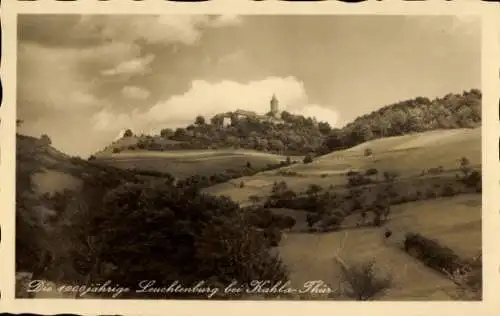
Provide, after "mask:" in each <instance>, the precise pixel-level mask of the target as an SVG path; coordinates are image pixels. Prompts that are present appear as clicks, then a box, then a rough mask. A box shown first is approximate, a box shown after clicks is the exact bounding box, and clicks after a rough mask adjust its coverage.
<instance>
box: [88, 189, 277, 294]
mask: <svg viewBox="0 0 500 316" xmlns="http://www.w3.org/2000/svg"><path fill="white" fill-rule="evenodd" d="M91 222H92V231H91V234H92V235H93V236H95V237H96V238H97V240H98V241H99V245H100V247H98V248H97V249H98V250H99V256H100V258H101V259H102V260H103V262H109V263H112V264H113V265H114V266H115V268H114V269H113V270H112V271H109V272H107V273H102V274H100V275H99V277H97V276H96V279H98V280H99V279H104V280H108V279H109V280H120V284H123V285H124V286H131V285H133V284H137V282H139V281H140V280H144V279H145V278H146V279H151V280H152V279H161V280H163V281H165V282H173V281H175V280H178V281H179V282H181V283H183V284H191V283H192V282H195V281H197V280H207V282H208V283H209V285H211V286H215V285H218V284H227V283H228V282H231V281H233V280H237V281H238V282H241V283H245V282H250V281H252V280H256V279H264V280H272V281H278V280H285V279H286V277H287V272H286V269H285V268H284V266H283V264H282V263H281V260H280V259H279V258H278V257H276V256H273V255H271V254H270V253H269V243H268V242H267V241H266V240H267V238H266V237H265V235H264V234H263V232H260V231H257V230H256V229H255V228H254V227H252V226H251V225H250V223H248V222H247V221H246V220H245V219H244V218H243V217H242V216H241V212H240V210H239V206H238V205H237V204H236V203H234V202H233V201H231V200H230V199H229V198H225V197H214V196H209V195H204V194H200V193H198V192H196V191H192V192H187V191H184V190H181V189H178V188H176V187H174V186H172V185H169V184H160V183H155V184H151V183H149V184H142V183H137V184H131V183H127V184H123V185H120V186H119V187H118V188H116V189H113V190H109V191H108V193H107V194H106V196H105V197H104V204H103V207H102V210H101V211H100V212H97V214H96V215H95V217H94V218H92V221H91ZM131 231H133V233H131ZM165 254H168V256H166V255H165ZM173 295H175V294H173ZM179 295H182V294H179ZM174 297H175V296H174ZM177 297H178V296H177ZM188 297H190V296H188Z"/></svg>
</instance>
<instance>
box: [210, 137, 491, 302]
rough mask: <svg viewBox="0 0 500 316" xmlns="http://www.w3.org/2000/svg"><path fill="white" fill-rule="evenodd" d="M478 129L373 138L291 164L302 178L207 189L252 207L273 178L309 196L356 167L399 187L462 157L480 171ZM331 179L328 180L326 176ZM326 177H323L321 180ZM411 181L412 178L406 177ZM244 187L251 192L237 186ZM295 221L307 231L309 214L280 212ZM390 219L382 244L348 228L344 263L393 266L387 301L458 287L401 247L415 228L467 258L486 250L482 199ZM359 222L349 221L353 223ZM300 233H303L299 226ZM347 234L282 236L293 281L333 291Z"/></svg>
mask: <svg viewBox="0 0 500 316" xmlns="http://www.w3.org/2000/svg"><path fill="white" fill-rule="evenodd" d="M480 136H481V135H480V129H474V130H455V131H432V132H427V133H424V134H420V135H406V136H399V137H392V138H387V139H381V140H374V141H371V142H367V143H364V144H361V145H359V146H356V147H354V148H351V149H348V150H345V151H339V152H335V153H332V154H329V155H326V156H323V157H320V158H317V159H316V160H315V161H314V162H313V163H311V164H307V165H304V164H300V165H294V166H290V167H286V169H287V170H289V171H293V172H297V174H298V175H297V176H287V177H284V176H278V175H276V171H270V172H264V173H261V174H258V175H255V176H253V177H246V178H242V179H236V180H233V181H231V183H223V184H219V185H216V186H213V187H211V188H208V189H207V192H210V193H213V194H220V195H228V196H230V197H232V198H233V199H235V200H237V201H239V202H241V203H242V204H246V203H247V199H248V196H249V195H251V194H257V195H260V196H266V195H267V194H268V193H269V191H270V189H271V186H272V183H273V182H274V181H277V180H278V181H279V180H285V181H286V182H287V183H288V185H289V187H291V188H292V189H293V190H296V191H305V189H306V187H307V185H309V184H312V183H316V184H320V185H323V186H324V187H327V186H329V185H331V184H334V185H343V184H345V172H346V171H348V170H350V169H363V170H366V169H368V168H372V167H373V168H377V169H379V170H384V169H386V170H387V169H392V170H394V169H395V170H399V171H400V172H401V175H402V177H401V178H402V179H401V184H400V185H405V184H404V183H405V182H408V184H409V185H411V181H415V180H414V179H411V177H413V176H415V175H418V174H419V173H420V172H421V171H422V170H423V169H428V168H433V167H437V166H439V165H442V166H443V167H444V169H445V170H450V169H455V168H457V165H458V159H460V158H461V157H462V156H465V157H467V158H468V159H469V160H470V161H471V163H472V164H473V165H475V166H479V165H481V137H480ZM365 148H371V149H372V150H373V156H372V157H365V156H364V149H365ZM324 174H328V176H324ZM322 175H323V176H322ZM405 178H406V179H405ZM241 181H244V182H245V188H240V187H239V183H240V182H241ZM275 212H279V213H281V214H287V213H288V214H289V215H292V216H293V217H295V219H296V220H297V222H298V225H299V226H300V227H301V228H304V226H305V223H304V220H305V216H304V212H297V211H293V210H286V209H285V210H284V209H280V210H275ZM392 214H393V215H391V218H392V219H391V221H390V222H389V223H388V227H390V228H391V229H392V230H393V231H394V236H393V237H392V238H391V239H392V241H391V242H390V243H387V242H385V241H384V240H383V238H382V235H383V231H382V230H381V229H377V228H359V229H350V230H346V231H347V232H348V233H347V239H346V245H345V248H344V251H343V252H341V254H342V257H343V258H344V260H346V261H348V262H355V261H358V260H361V259H369V258H371V257H376V258H377V261H378V262H379V264H380V266H381V268H382V269H384V268H385V269H387V267H389V266H390V267H392V268H389V270H390V272H391V273H392V274H393V276H394V278H395V282H396V289H393V290H392V291H391V292H390V293H389V294H388V295H387V296H386V297H385V298H384V299H412V300H419V299H422V300H430V299H436V300H440V299H449V297H448V296H447V294H446V293H445V292H444V291H443V289H445V290H446V291H450V290H452V289H454V285H453V284H452V283H451V282H450V281H449V280H447V279H446V278H444V277H443V276H442V275H441V274H439V273H437V272H435V271H433V270H431V269H428V268H427V267H425V266H424V265H423V264H422V263H420V262H417V261H416V260H413V259H412V258H411V257H409V256H408V255H406V254H405V253H404V252H403V251H401V250H400V249H398V248H399V247H401V242H402V240H403V238H404V234H405V233H406V232H408V231H415V232H420V233H422V234H424V235H425V236H427V237H430V238H435V239H437V240H439V242H441V243H442V244H444V245H447V246H449V247H451V248H452V249H454V250H455V251H456V252H457V253H459V254H461V255H466V256H472V255H475V254H477V252H478V251H480V250H481V195H464V196H457V197H452V198H443V199H436V200H429V201H420V202H414V203H408V204H403V205H398V206H395V207H393V211H392ZM355 222H356V218H354V217H353V218H348V219H347V220H346V222H345V224H346V225H347V226H355V225H353V224H354V223H355ZM298 230H300V229H298ZM344 234H345V232H330V233H322V234H308V233H298V232H293V231H292V232H291V233H289V234H287V236H286V237H285V238H284V239H283V241H282V243H281V244H280V246H279V252H280V255H281V256H282V258H283V259H284V261H285V263H286V264H287V266H288V267H289V269H290V270H291V278H292V281H293V282H294V283H295V284H296V285H297V286H301V285H302V283H303V282H305V281H307V280H316V279H318V280H325V281H327V282H331V283H332V286H333V285H335V284H336V282H337V281H338V275H339V270H338V267H337V266H336V264H335V263H334V260H333V255H334V254H335V252H336V250H337V248H338V247H339V246H340V244H341V242H342V239H343V238H344Z"/></svg>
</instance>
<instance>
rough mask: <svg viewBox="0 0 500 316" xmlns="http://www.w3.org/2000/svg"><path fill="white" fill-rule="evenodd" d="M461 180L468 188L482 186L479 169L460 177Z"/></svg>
mask: <svg viewBox="0 0 500 316" xmlns="http://www.w3.org/2000/svg"><path fill="white" fill-rule="evenodd" d="M462 182H463V183H464V184H465V185H466V186H467V187H468V188H480V187H482V175H481V172H480V171H477V170H474V171H472V172H470V173H468V174H467V175H466V176H464V177H463V178H462Z"/></svg>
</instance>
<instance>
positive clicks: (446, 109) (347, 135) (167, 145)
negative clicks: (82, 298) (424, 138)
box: [104, 89, 482, 156]
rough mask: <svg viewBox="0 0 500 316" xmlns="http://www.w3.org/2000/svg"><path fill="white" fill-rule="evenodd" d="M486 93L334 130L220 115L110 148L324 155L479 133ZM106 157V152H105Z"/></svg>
mask: <svg viewBox="0 0 500 316" xmlns="http://www.w3.org/2000/svg"><path fill="white" fill-rule="evenodd" d="M481 98H482V95H481V92H480V91H479V90H476V89H473V90H470V91H465V92H463V93H462V94H448V95H446V96H444V97H442V98H435V99H434V100H430V99H428V98H425V97H416V98H414V99H409V100H405V101H401V102H397V103H394V104H390V105H387V106H384V107H382V108H380V109H378V110H376V111H373V112H372V113H369V114H366V115H363V116H360V117H358V118H356V119H355V120H354V121H353V122H350V123H348V124H347V125H345V126H344V127H342V128H340V129H338V128H335V129H332V127H331V126H330V125H329V124H328V123H326V122H316V120H315V119H313V118H310V117H304V116H302V115H295V114H293V113H290V112H287V111H283V112H282V113H281V120H278V121H277V122H271V121H262V120H259V119H258V118H256V117H253V116H243V117H239V116H237V115H236V114H235V115H234V116H233V117H232V119H231V123H230V124H224V123H223V121H222V120H221V119H220V117H221V115H222V114H218V115H215V116H214V117H212V118H211V119H210V121H207V120H206V119H205V118H204V117H202V116H198V117H196V118H195V119H194V122H193V124H191V125H189V126H187V127H185V128H177V129H176V130H173V129H170V128H165V129H163V130H162V131H161V133H160V135H155V136H133V133H132V131H130V130H128V131H127V133H125V135H124V137H123V139H121V140H119V141H117V142H116V143H114V144H112V145H110V146H108V149H107V151H109V150H110V149H111V150H112V152H114V153H118V152H121V151H124V150H150V151H171V150H186V149H204V150H207V149H213V150H216V149H227V148H233V149H248V150H257V151H262V152H269V153H275V154H279V155H292V156H293V155H296V156H302V155H307V154H315V155H323V154H326V153H329V152H332V151H335V150H339V149H345V148H349V147H353V146H355V145H358V144H360V143H363V142H366V141H369V140H372V139H378V138H385V137H391V136H401V135H405V134H408V133H419V132H424V131H430V130H441V129H456V128H474V127H478V126H480V124H481ZM104 151H105V152H106V150H104Z"/></svg>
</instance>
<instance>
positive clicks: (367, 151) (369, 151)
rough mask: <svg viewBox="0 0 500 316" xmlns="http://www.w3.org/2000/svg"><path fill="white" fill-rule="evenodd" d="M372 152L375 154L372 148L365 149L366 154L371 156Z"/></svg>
mask: <svg viewBox="0 0 500 316" xmlns="http://www.w3.org/2000/svg"><path fill="white" fill-rule="evenodd" d="M372 154H373V151H372V150H371V148H366V149H365V156H371V155H372Z"/></svg>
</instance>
